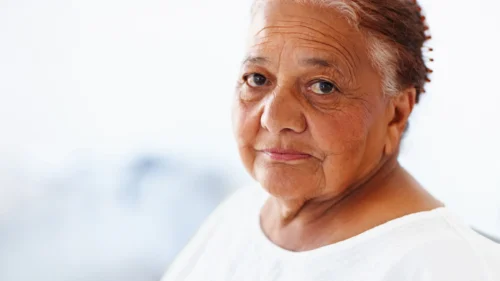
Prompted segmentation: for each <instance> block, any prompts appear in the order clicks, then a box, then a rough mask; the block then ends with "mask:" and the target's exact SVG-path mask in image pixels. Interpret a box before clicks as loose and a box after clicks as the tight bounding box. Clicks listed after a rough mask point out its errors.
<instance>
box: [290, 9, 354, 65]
mask: <svg viewBox="0 0 500 281" xmlns="http://www.w3.org/2000/svg"><path fill="white" fill-rule="evenodd" d="M294 17H295V18H304V19H307V20H312V21H315V22H317V23H320V24H321V25H323V26H326V27H327V29H328V30H329V31H330V32H333V33H335V34H336V35H337V36H339V37H341V38H342V40H345V41H348V42H349V41H350V40H349V37H348V36H346V35H344V34H343V33H342V32H339V31H338V30H337V29H335V28H334V27H333V26H331V25H330V24H328V23H326V22H325V21H322V20H320V19H317V18H313V17H304V16H297V15H295V16H294ZM336 19H339V20H343V18H341V17H338V18H336ZM281 21H282V22H284V23H299V25H298V26H300V27H304V28H307V29H309V30H312V31H314V32H316V33H319V34H321V35H322V36H324V37H326V38H331V39H333V40H334V41H337V42H338V41H339V40H338V38H335V37H334V36H332V35H330V32H322V31H320V30H318V29H315V28H312V27H309V26H307V24H308V23H307V22H306V21H293V20H281ZM349 27H351V25H349ZM342 48H344V46H342ZM344 49H345V51H346V52H347V53H348V54H349V56H351V59H352V61H353V62H354V63H356V62H359V61H361V60H360V58H359V56H357V54H355V56H356V58H357V61H356V60H355V59H354V57H353V56H352V54H351V53H350V52H349V51H348V49H347V48H344Z"/></svg>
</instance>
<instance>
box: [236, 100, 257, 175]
mask: <svg viewBox="0 0 500 281" xmlns="http://www.w3.org/2000/svg"><path fill="white" fill-rule="evenodd" d="M232 120H233V132H234V136H235V140H236V143H237V145H238V150H239V153H240V157H241V160H242V162H243V164H244V165H245V167H246V169H247V170H248V171H249V172H250V174H253V171H252V170H253V168H252V167H253V163H254V161H255V151H254V147H255V141H256V138H257V134H258V132H259V129H260V118H259V116H258V112H257V108H256V105H252V104H248V103H244V102H241V101H240V100H239V99H236V101H235V102H234V105H233V114H232Z"/></svg>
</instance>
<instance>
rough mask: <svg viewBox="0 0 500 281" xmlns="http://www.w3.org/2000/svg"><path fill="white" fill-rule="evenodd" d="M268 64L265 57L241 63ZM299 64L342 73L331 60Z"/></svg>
mask: <svg viewBox="0 0 500 281" xmlns="http://www.w3.org/2000/svg"><path fill="white" fill-rule="evenodd" d="M270 62H271V60H270V59H268V58H267V57H260V56H248V57H246V58H245V60H244V61H243V64H247V63H251V64H258V65H267V64H269V63H270ZM299 64H300V65H302V66H312V67H319V68H332V69H335V70H336V71H338V72H340V73H342V72H343V71H342V70H341V69H340V68H339V67H338V65H337V64H336V63H334V62H332V61H331V60H327V59H322V58H316V57H312V58H306V59H302V60H300V61H299Z"/></svg>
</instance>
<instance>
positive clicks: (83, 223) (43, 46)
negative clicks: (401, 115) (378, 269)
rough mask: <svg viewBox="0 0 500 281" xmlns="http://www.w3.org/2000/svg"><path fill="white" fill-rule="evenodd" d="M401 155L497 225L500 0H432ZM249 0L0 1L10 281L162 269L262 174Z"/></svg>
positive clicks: (432, 185)
mask: <svg viewBox="0 0 500 281" xmlns="http://www.w3.org/2000/svg"><path fill="white" fill-rule="evenodd" d="M421 4H422V6H423V8H424V10H425V11H426V15H427V18H428V23H429V25H430V27H431V33H432V35H433V40H432V41H430V42H429V46H430V47H433V48H434V50H435V51H434V52H433V53H431V54H430V56H431V57H433V58H434V59H435V63H433V64H432V65H431V68H432V69H434V74H433V77H432V80H433V81H432V83H431V84H430V85H429V86H428V88H427V94H425V96H424V97H423V99H422V101H421V103H420V104H419V105H418V107H417V110H416V112H415V114H414V116H413V120H412V123H411V128H410V132H409V134H408V135H407V137H406V140H405V143H404V146H403V151H402V156H401V161H402V163H403V164H404V166H406V167H407V168H408V169H409V170H410V171H411V172H412V173H413V174H414V175H415V176H416V177H417V178H418V179H419V180H420V181H421V182H422V183H423V184H424V186H426V187H427V188H428V189H429V190H430V191H431V192H432V193H433V194H434V195H436V196H437V197H438V198H440V199H441V200H442V201H444V202H445V203H446V204H447V205H448V206H449V207H450V208H452V209H453V210H454V211H455V212H457V213H458V214H459V215H461V216H462V217H463V218H464V219H465V220H466V221H467V222H468V223H470V224H471V225H472V226H474V227H476V228H477V229H480V230H482V231H484V232H487V233H489V234H493V235H497V236H500V145H499V144H500V132H499V131H500V125H499V121H500V111H498V107H499V105H500V86H499V85H498V76H499V75H500V71H499V70H498V66H499V65H500V52H499V50H500V18H499V16H498V14H497V11H498V8H500V5H499V3H498V1H495V0H476V1H474V2H471V1H465V0H458V1H457V0H440V1H431V0H426V1H423V0H422V1H421ZM249 7H250V1H249V0H245V1H234V0H213V1H202V0H182V1H174V0H143V1H130V0H122V1H117V0H100V1H93V0H85V1H83V0H71V1H68V0H65V1H63V0H45V1H35V0H0V98H1V99H0V280H2V281H19V280H33V279H35V278H36V280H47V281H48V280H51V281H58V280H93V281H95V280H103V281H104V280H106V281H107V280H124V281H132V280H158V279H159V278H160V276H161V274H162V273H163V270H164V269H165V268H166V267H167V266H168V263H169V262H170V261H171V259H172V257H173V256H174V255H175V254H176V252H177V251H178V250H179V249H180V248H182V246H183V245H184V243H186V241H187V240H188V239H189V237H190V236H191V235H192V233H193V231H195V229H196V228H197V226H198V224H199V223H200V222H201V221H202V220H203V218H204V217H205V216H206V215H207V214H208V213H209V212H210V211H211V210H212V209H213V208H214V207H215V206H216V205H217V203H218V202H219V201H220V200H221V199H222V198H224V196H226V195H227V194H228V193H229V192H231V191H232V190H234V189H235V188H238V187H240V186H242V185H245V184H247V183H248V182H249V181H250V180H249V178H248V176H247V175H246V174H245V172H244V171H243V168H242V166H241V164H240V163H239V158H238V155H237V151H236V148H235V145H234V144H233V141H232V132H231V122H230V105H231V101H232V95H233V88H234V86H235V81H236V78H237V73H238V69H239V64H240V61H241V59H242V58H243V51H244V43H245V42H244V39H245V37H246V34H245V32H246V26H247V24H248V21H249Z"/></svg>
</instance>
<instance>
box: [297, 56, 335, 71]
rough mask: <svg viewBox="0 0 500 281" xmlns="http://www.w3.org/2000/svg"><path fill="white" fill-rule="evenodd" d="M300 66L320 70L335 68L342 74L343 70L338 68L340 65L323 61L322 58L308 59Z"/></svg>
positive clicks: (300, 62) (302, 61) (301, 61)
mask: <svg viewBox="0 0 500 281" xmlns="http://www.w3.org/2000/svg"><path fill="white" fill-rule="evenodd" d="M299 64H300V65H303V66H313V67H320V68H333V69H335V70H337V71H338V72H340V73H342V70H341V69H340V68H339V67H338V65H337V64H336V63H334V62H332V61H330V60H326V59H321V58H306V59H302V60H300V61H299Z"/></svg>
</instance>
